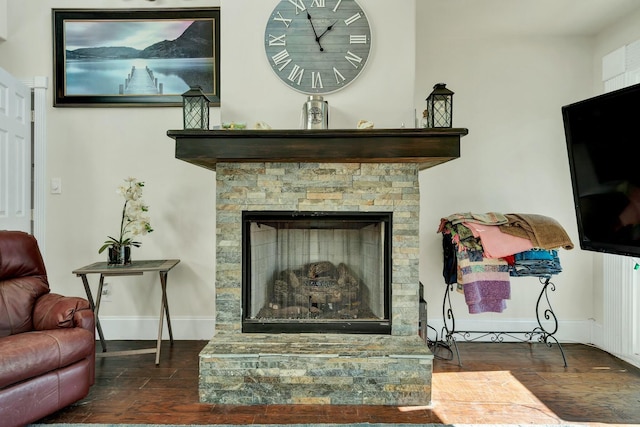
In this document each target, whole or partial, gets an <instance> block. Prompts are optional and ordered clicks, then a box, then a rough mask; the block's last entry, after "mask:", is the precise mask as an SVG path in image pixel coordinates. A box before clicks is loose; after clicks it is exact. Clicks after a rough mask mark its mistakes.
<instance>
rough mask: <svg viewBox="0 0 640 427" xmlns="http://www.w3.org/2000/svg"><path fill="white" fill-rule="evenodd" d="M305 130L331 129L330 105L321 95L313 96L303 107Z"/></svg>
mask: <svg viewBox="0 0 640 427" xmlns="http://www.w3.org/2000/svg"><path fill="white" fill-rule="evenodd" d="M302 124H303V126H302V128H303V129H329V103H328V102H327V101H325V100H324V99H323V98H322V97H321V96H319V95H311V96H309V98H308V99H307V102H305V103H304V104H303V105H302Z"/></svg>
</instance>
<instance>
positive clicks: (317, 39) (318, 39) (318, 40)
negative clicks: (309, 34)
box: [307, 11, 326, 51]
mask: <svg viewBox="0 0 640 427" xmlns="http://www.w3.org/2000/svg"><path fill="white" fill-rule="evenodd" d="M307 19H308V20H309V23H310V24H311V29H312V30H313V35H314V36H316V43H318V46H320V51H323V50H324V49H323V48H322V45H321V44H320V37H322V36H320V37H318V33H317V32H316V27H314V26H313V21H312V20H311V15H309V11H307ZM325 33H326V31H325Z"/></svg>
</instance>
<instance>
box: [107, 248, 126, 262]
mask: <svg viewBox="0 0 640 427" xmlns="http://www.w3.org/2000/svg"><path fill="white" fill-rule="evenodd" d="M107 263H108V264H109V265H128V264H131V246H110V247H109V259H108V261H107Z"/></svg>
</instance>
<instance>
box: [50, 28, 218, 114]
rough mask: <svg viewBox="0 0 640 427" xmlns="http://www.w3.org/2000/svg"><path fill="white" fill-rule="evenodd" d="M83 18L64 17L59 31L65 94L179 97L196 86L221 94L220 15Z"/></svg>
mask: <svg viewBox="0 0 640 427" xmlns="http://www.w3.org/2000/svg"><path fill="white" fill-rule="evenodd" d="M83 18H84V17H79V18H78V19H62V20H60V24H61V28H60V29H58V30H57V31H59V32H60V35H61V36H62V40H63V43H62V44H61V45H60V46H59V49H58V50H60V51H62V52H63V58H62V60H61V61H59V62H63V69H61V71H62V73H63V76H60V75H58V76H56V77H57V79H58V80H60V83H61V84H59V85H58V84H57V85H56V86H57V89H58V91H59V89H63V93H62V95H63V96H64V97H65V98H67V99H73V98H83V97H89V98H92V99H107V100H111V101H113V100H114V99H116V98H120V99H122V100H124V101H123V102H127V101H126V100H127V99H133V100H144V101H151V102H153V100H154V98H158V99H161V100H167V99H168V98H173V100H174V101H175V100H176V99H175V98H176V97H178V98H179V97H180V95H181V94H182V93H184V92H186V91H188V90H189V88H190V87H193V86H199V87H200V88H201V89H202V91H203V92H204V93H205V94H207V95H208V96H209V97H210V98H211V97H218V96H219V95H218V88H217V84H216V82H217V76H216V74H217V70H218V69H219V64H217V63H216V57H217V55H216V53H217V52H216V50H217V49H216V46H218V45H219V44H217V43H216V42H217V40H216V38H217V37H216V34H217V33H216V29H217V28H216V26H217V24H218V23H217V22H216V20H215V19H213V18H193V19H177V18H169V19H148V18H144V19H135V18H130V19H83ZM58 43H59V41H58V40H56V44H58ZM57 56H59V55H58V54H57ZM59 59H60V58H59ZM58 67H59V64H58ZM116 102H120V100H118V101H116Z"/></svg>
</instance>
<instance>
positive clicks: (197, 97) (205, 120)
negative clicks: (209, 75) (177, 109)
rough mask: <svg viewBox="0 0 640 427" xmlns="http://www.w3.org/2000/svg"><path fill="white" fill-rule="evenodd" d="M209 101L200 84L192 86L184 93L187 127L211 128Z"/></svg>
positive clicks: (183, 110)
mask: <svg viewBox="0 0 640 427" xmlns="http://www.w3.org/2000/svg"><path fill="white" fill-rule="evenodd" d="M209 102H211V101H210V100H209V98H207V96H206V95H205V94H204V93H202V89H201V88H200V86H192V87H190V88H189V90H188V91H186V92H185V93H183V94H182V114H183V116H184V128H185V129H202V130H208V129H209Z"/></svg>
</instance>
